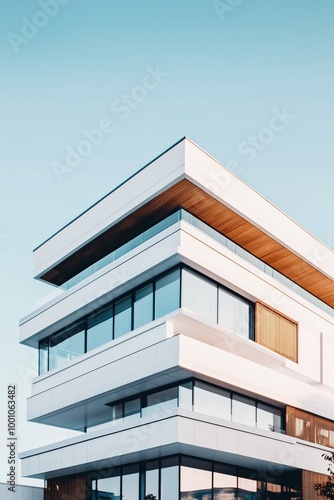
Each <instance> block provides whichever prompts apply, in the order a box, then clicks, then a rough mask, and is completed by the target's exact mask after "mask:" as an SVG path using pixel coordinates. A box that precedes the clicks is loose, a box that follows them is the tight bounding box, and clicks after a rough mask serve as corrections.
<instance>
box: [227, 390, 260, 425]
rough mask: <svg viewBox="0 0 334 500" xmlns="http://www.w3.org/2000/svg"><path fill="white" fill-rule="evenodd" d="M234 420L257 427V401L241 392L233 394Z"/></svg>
mask: <svg viewBox="0 0 334 500" xmlns="http://www.w3.org/2000/svg"><path fill="white" fill-rule="evenodd" d="M232 420H233V422H237V423H238V424H245V425H251V426H252V427H255V401H252V400H251V399H248V398H245V397H244V396H240V395H239V394H233V398H232Z"/></svg>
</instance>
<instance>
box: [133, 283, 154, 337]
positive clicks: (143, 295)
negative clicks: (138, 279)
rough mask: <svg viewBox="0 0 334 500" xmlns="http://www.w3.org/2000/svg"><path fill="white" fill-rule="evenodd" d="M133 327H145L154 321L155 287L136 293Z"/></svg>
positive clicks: (142, 289) (148, 287) (147, 287)
mask: <svg viewBox="0 0 334 500" xmlns="http://www.w3.org/2000/svg"><path fill="white" fill-rule="evenodd" d="M133 307H134V313H133V327H134V328H138V327H139V326H142V325H145V324H146V323H149V322H150V321H152V320H153V285H148V286H145V287H144V288H141V289H140V290H138V291H137V292H136V293H135V302H134V306H133Z"/></svg>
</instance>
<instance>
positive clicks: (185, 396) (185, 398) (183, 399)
mask: <svg viewBox="0 0 334 500" xmlns="http://www.w3.org/2000/svg"><path fill="white" fill-rule="evenodd" d="M179 407H180V408H183V409H184V410H189V411H192V409H193V383H192V382H186V383H185V384H182V385H180V386H179Z"/></svg>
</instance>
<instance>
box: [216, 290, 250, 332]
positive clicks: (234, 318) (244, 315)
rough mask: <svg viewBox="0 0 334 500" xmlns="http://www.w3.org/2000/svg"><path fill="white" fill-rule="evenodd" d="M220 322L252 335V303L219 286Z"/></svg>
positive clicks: (232, 328) (234, 330) (226, 326)
mask: <svg viewBox="0 0 334 500" xmlns="http://www.w3.org/2000/svg"><path fill="white" fill-rule="evenodd" d="M218 311H219V313H218V323H219V324H220V325H222V327H223V328H226V329H227V330H230V331H232V332H234V333H238V334H239V335H242V336H243V337H245V338H249V337H250V305H249V304H248V303H247V302H245V301H244V300H242V299H241V298H240V297H237V296H236V295H233V294H231V293H229V292H227V291H226V290H224V289H222V288H219V295H218Z"/></svg>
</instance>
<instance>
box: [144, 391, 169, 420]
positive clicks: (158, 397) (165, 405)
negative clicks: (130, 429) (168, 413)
mask: <svg viewBox="0 0 334 500" xmlns="http://www.w3.org/2000/svg"><path fill="white" fill-rule="evenodd" d="M176 407H177V387H171V388H170V389H165V390H164V391H159V392H154V393H153V394H148V395H147V404H146V408H143V416H144V415H155V414H156V413H157V412H159V411H164V410H168V409H170V408H176Z"/></svg>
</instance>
